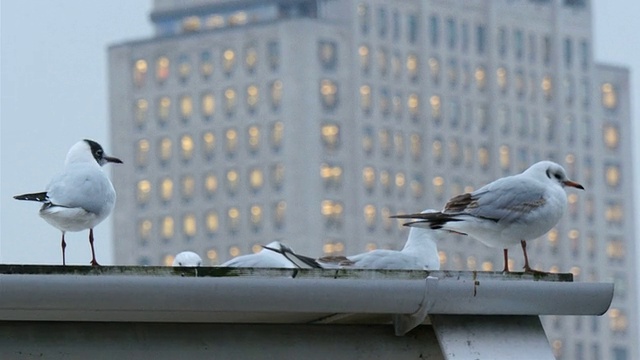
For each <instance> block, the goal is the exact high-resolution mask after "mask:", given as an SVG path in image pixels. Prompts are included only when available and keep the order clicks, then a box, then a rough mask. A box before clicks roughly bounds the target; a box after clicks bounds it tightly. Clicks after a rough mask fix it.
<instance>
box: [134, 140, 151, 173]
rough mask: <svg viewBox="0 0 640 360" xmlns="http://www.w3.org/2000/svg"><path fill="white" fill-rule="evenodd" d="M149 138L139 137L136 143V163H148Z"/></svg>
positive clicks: (141, 165) (142, 164)
mask: <svg viewBox="0 0 640 360" xmlns="http://www.w3.org/2000/svg"><path fill="white" fill-rule="evenodd" d="M150 147H151V146H150V144H149V140H147V139H140V140H138V142H137V144H136V164H137V165H138V166H140V167H145V166H147V164H148V163H149V149H150Z"/></svg>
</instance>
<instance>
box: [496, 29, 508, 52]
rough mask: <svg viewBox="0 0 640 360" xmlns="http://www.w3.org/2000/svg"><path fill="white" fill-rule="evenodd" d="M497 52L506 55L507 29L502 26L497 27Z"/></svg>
mask: <svg viewBox="0 0 640 360" xmlns="http://www.w3.org/2000/svg"><path fill="white" fill-rule="evenodd" d="M498 54H499V55H500V56H501V57H505V56H506V55H507V29H505V28H504V27H501V28H500V29H498Z"/></svg>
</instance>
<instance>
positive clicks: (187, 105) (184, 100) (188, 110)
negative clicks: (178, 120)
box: [180, 94, 193, 121]
mask: <svg viewBox="0 0 640 360" xmlns="http://www.w3.org/2000/svg"><path fill="white" fill-rule="evenodd" d="M192 114H193V100H192V98H191V96H190V95H186V94H185V95H182V96H181V97H180V115H181V117H182V120H183V121H187V120H189V119H190V118H191V115H192Z"/></svg>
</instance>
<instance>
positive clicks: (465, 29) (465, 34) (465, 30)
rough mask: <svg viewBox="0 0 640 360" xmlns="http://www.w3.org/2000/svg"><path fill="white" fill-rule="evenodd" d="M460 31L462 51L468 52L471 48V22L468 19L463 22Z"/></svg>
mask: <svg viewBox="0 0 640 360" xmlns="http://www.w3.org/2000/svg"><path fill="white" fill-rule="evenodd" d="M460 32H461V33H462V34H461V37H462V39H461V40H460V43H461V44H460V46H461V47H462V52H464V53H466V52H467V51H468V50H469V24H468V23H467V22H466V21H463V22H462V25H461V31H460Z"/></svg>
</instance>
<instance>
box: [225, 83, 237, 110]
mask: <svg viewBox="0 0 640 360" xmlns="http://www.w3.org/2000/svg"><path fill="white" fill-rule="evenodd" d="M236 103H237V98H236V91H235V90H234V89H233V88H227V89H226V90H225V91H224V110H225V111H226V113H227V115H232V114H233V113H234V112H235V110H236Z"/></svg>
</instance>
